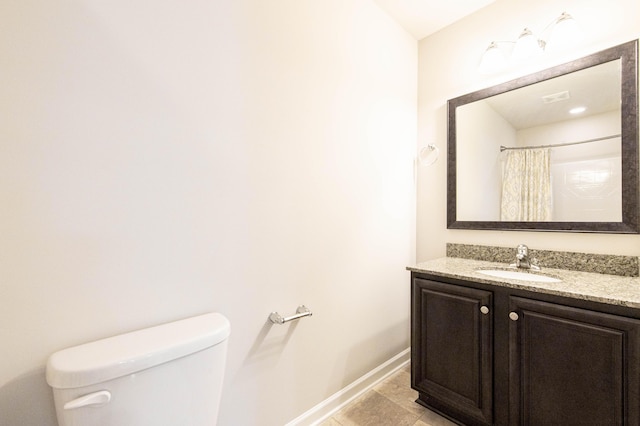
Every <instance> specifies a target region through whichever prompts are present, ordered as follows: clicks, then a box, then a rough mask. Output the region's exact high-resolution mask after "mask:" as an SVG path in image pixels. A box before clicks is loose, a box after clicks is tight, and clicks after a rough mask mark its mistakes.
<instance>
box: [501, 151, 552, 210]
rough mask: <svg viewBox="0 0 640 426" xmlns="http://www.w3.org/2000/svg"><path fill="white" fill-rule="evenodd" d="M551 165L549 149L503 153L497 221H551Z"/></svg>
mask: <svg viewBox="0 0 640 426" xmlns="http://www.w3.org/2000/svg"><path fill="white" fill-rule="evenodd" d="M550 164H551V161H550V151H549V149H548V148H532V149H519V150H508V151H504V152H503V162H502V200H501V208H500V220H502V221H515V222H521V221H528V222H545V221H551V220H552V218H551V216H552V199H553V197H552V191H551V167H550Z"/></svg>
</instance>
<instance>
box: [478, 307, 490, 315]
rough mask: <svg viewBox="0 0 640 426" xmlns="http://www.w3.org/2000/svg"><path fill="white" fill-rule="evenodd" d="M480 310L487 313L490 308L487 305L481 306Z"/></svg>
mask: <svg viewBox="0 0 640 426" xmlns="http://www.w3.org/2000/svg"><path fill="white" fill-rule="evenodd" d="M480 312H482V313H483V314H485V315H487V314H488V313H489V308H488V307H486V306H481V307H480Z"/></svg>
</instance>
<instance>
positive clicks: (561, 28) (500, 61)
mask: <svg viewBox="0 0 640 426" xmlns="http://www.w3.org/2000/svg"><path fill="white" fill-rule="evenodd" d="M579 34H580V31H579V29H578V25H577V23H576V21H575V19H573V17H572V16H571V15H569V14H568V13H566V12H562V13H561V14H560V16H558V17H557V18H556V19H554V20H553V21H551V22H550V23H549V24H548V25H547V26H546V27H545V28H544V30H543V31H542V33H541V36H544V35H547V37H546V38H542V37H538V36H536V35H535V34H534V33H533V31H531V30H530V29H529V28H528V27H527V28H525V29H524V30H522V32H521V33H520V35H519V36H518V39H517V40H516V41H492V42H491V43H490V44H489V47H487V49H486V50H485V52H484V53H483V55H482V59H481V60H480V66H479V69H478V70H479V72H480V73H482V74H491V73H494V72H497V71H500V70H502V69H504V68H506V67H507V65H509V63H510V62H518V61H523V60H527V59H531V58H535V57H537V56H541V55H542V54H543V53H544V52H545V51H551V50H553V51H559V50H563V49H564V48H566V47H569V46H572V45H574V44H575V43H576V41H577V40H578V38H579ZM505 44H508V45H510V46H511V52H504V51H503V50H507V49H502V48H501V45H505Z"/></svg>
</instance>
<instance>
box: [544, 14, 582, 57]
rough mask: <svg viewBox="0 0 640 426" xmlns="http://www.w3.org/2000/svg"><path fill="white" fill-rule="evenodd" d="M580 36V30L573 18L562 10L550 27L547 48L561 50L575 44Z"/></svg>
mask: <svg viewBox="0 0 640 426" xmlns="http://www.w3.org/2000/svg"><path fill="white" fill-rule="evenodd" d="M581 38H582V31H581V30H580V26H579V25H578V23H577V22H576V20H575V19H573V17H572V16H571V15H569V14H568V13H565V12H563V13H562V15H560V16H559V17H558V18H557V19H556V20H555V23H554V25H553V27H551V33H550V34H549V40H548V41H547V49H548V50H549V51H561V50H565V49H567V48H569V47H573V46H575V45H576V44H577V43H578V41H580V39H581Z"/></svg>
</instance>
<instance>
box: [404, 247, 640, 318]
mask: <svg viewBox="0 0 640 426" xmlns="http://www.w3.org/2000/svg"><path fill="white" fill-rule="evenodd" d="M508 266H509V265H508V264H507V263H499V262H488V261H482V260H473V259H461V258H455V257H444V258H440V259H435V260H431V261H428V262H423V263H418V264H417V265H414V266H409V267H407V270H409V271H412V272H422V273H428V274H431V275H435V276H439V277H448V278H457V279H463V280H471V281H474V282H478V283H485V284H493V285H496V286H501V287H509V288H516V289H521V290H528V291H533V292H536V293H546V294H554V295H558V296H565V297H571V298H574V299H582V300H589V301H593V302H600V303H608V304H612V305H620V306H627V307H632V308H638V309H640V278H638V277H625V276H618V275H607V274H600V273H593V272H581V271H570V270H566V269H552V268H542V271H540V272H541V273H542V274H544V275H549V276H552V277H555V278H559V279H560V280H562V281H561V282H556V283H544V282H529V281H522V280H514V279H506V278H494V277H491V276H487V275H484V274H481V273H479V272H477V270H478V269H505V268H508Z"/></svg>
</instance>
